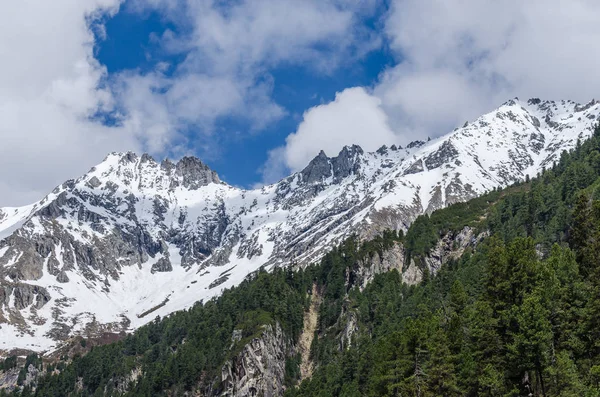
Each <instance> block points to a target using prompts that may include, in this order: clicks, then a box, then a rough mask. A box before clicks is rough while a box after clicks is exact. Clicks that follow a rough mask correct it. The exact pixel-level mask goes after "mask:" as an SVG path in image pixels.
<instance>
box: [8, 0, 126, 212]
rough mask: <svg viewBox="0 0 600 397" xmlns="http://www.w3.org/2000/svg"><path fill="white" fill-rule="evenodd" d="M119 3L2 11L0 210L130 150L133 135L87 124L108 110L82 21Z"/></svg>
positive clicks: (108, 0)
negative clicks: (112, 154)
mask: <svg viewBox="0 0 600 397" xmlns="http://www.w3.org/2000/svg"><path fill="white" fill-rule="evenodd" d="M118 7H119V1H118V0H85V1H83V0H78V1H70V0H56V1H51V2H48V1H44V0H24V1H17V2H5V3H3V4H2V6H0V8H1V12H0V55H1V57H2V63H1V64H0V181H1V183H0V205H16V204H25V203H26V202H31V201H34V200H38V199H40V198H41V197H43V195H44V194H46V193H48V192H49V191H50V190H51V189H52V188H53V187H54V186H56V185H57V184H59V183H62V182H63V181H64V180H65V179H67V178H69V177H75V176H77V175H79V174H81V173H82V172H85V171H86V170H87V169H88V168H89V167H90V166H91V165H93V164H94V163H96V162H98V161H100V160H101V159H102V158H103V157H104V156H105V155H106V153H107V152H108V151H110V150H116V149H128V148H132V149H136V148H137V144H136V141H135V139H134V138H133V137H132V135H131V134H129V133H127V132H125V131H123V130H122V129H113V128H107V127H103V126H101V125H100V124H98V123H94V122H91V121H89V117H90V116H92V115H94V114H95V113H96V112H97V111H98V110H99V109H106V108H110V107H111V104H112V95H111V94H110V92H108V91H106V90H104V89H101V88H99V85H100V83H101V81H102V80H103V79H104V78H105V76H106V71H105V69H104V68H103V67H102V66H101V65H99V64H98V63H97V62H96V60H95V59H94V57H93V44H94V36H93V34H92V33H91V31H90V29H89V26H88V24H87V22H86V18H87V20H88V21H90V20H93V19H94V15H96V16H98V15H100V14H106V13H114V12H116V11H117V9H118Z"/></svg>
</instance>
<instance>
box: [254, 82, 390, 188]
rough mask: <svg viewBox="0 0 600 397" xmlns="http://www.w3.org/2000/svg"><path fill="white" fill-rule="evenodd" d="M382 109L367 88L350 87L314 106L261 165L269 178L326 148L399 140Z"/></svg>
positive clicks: (333, 151)
mask: <svg viewBox="0 0 600 397" xmlns="http://www.w3.org/2000/svg"><path fill="white" fill-rule="evenodd" d="M397 139H398V137H397V136H396V135H394V133H393V132H392V130H391V129H390V127H389V126H388V123H387V116H386V114H385V113H384V111H383V110H382V109H381V100H380V99H379V98H377V97H375V96H373V95H370V94H369V93H368V92H367V91H366V90H365V89H364V88H362V87H355V88H348V89H346V90H344V91H342V92H340V93H338V94H337V95H336V96H335V100H333V101H332V102H330V103H328V104H325V105H320V106H316V107H313V108H311V109H310V110H308V111H307V112H305V113H304V116H303V121H302V122H301V123H300V125H299V126H298V129H297V131H296V132H295V133H293V134H290V135H289V136H288V137H287V138H286V143H285V145H284V146H282V147H279V148H276V149H274V150H272V151H271V152H270V153H269V158H268V161H267V163H266V164H265V166H264V167H263V169H262V173H263V178H264V180H265V181H266V182H274V181H276V180H277V179H279V178H281V177H283V176H285V174H286V173H287V172H288V170H292V171H299V170H301V169H302V168H304V167H305V166H306V165H307V164H308V162H309V161H310V160H311V159H312V158H313V157H314V156H315V154H317V153H319V151H321V150H323V151H325V153H326V154H327V155H329V156H335V155H337V153H338V152H339V151H340V150H341V149H342V147H343V146H344V143H353V144H358V145H360V146H361V147H362V148H363V149H365V150H368V151H373V150H377V149H378V148H379V147H380V146H381V145H382V144H384V143H387V144H391V143H394V142H395V141H397Z"/></svg>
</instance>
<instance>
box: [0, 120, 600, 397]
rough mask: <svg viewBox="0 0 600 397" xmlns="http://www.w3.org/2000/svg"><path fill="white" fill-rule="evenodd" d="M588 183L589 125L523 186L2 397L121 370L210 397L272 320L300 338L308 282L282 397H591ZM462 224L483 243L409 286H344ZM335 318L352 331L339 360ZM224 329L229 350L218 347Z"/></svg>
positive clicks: (595, 301) (598, 148) (597, 160)
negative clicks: (306, 327) (235, 335)
mask: <svg viewBox="0 0 600 397" xmlns="http://www.w3.org/2000/svg"><path fill="white" fill-rule="evenodd" d="M599 177H600V127H599V128H596V130H595V133H594V135H593V137H592V138H590V139H589V140H587V141H586V142H583V143H580V144H578V145H577V147H576V149H575V150H573V151H572V152H570V153H567V152H565V153H563V154H562V156H561V158H560V160H559V161H557V162H556V164H550V165H549V166H548V169H547V170H545V171H544V172H543V173H542V174H541V175H538V176H536V177H534V178H532V179H531V180H530V179H529V178H527V181H525V182H523V183H519V184H515V185H513V186H511V187H509V188H507V189H503V190H495V191H493V192H490V193H488V194H486V195H484V196H482V197H479V198H477V199H475V200H472V201H470V202H468V203H461V204H456V205H453V206H450V207H448V208H446V209H443V210H439V211H436V212H434V213H433V214H431V216H427V215H425V216H421V217H419V218H418V219H417V220H416V221H415V222H414V223H413V225H412V226H411V227H410V228H409V230H408V231H407V233H406V235H404V234H403V233H400V234H398V233H395V232H386V233H384V234H383V235H382V236H380V237H378V238H376V239H375V240H373V241H369V242H364V243H360V242H358V241H357V240H356V239H355V238H351V239H348V240H347V241H345V242H344V243H343V244H341V245H340V246H339V247H338V248H336V249H334V250H333V251H332V252H330V253H329V254H327V255H326V256H325V257H324V258H323V260H322V261H321V262H320V263H319V264H317V265H314V266H311V267H308V268H306V269H304V270H299V271H292V270H291V269H276V270H274V271H273V272H271V273H266V272H259V273H258V274H255V275H254V276H253V277H252V278H251V279H249V280H246V281H244V282H243V283H242V284H241V285H240V286H238V287H236V288H233V289H231V290H228V291H226V292H225V293H224V294H223V295H222V296H221V297H219V298H218V299H214V300H211V301H209V302H205V303H204V304H201V303H199V304H196V305H195V306H194V307H193V308H191V309H189V310H187V311H182V312H177V313H174V314H172V315H170V316H169V317H167V318H164V319H156V320H155V321H153V322H152V323H150V324H148V325H146V326H144V327H142V328H140V329H139V330H137V331H136V332H134V333H133V334H132V335H129V336H127V337H126V338H125V339H124V340H121V341H119V342H116V343H113V344H110V345H106V346H101V347H96V348H94V349H93V350H92V351H91V352H90V353H88V354H86V355H85V356H83V357H74V358H73V359H72V360H69V361H68V362H64V363H63V362H61V363H58V364H52V367H51V368H50V369H51V370H55V371H54V374H53V375H49V376H45V377H42V378H40V380H39V382H38V386H37V388H36V389H35V390H30V389H29V388H27V387H25V388H24V389H23V390H22V391H21V392H17V391H15V392H14V393H13V394H14V395H21V396H30V395H36V396H66V395H74V396H75V395H120V394H119V392H118V390H119V389H121V390H122V387H121V386H122V385H120V384H119V382H122V380H123V379H126V378H127V376H128V375H129V374H130V373H131V371H132V370H133V369H134V368H141V371H142V374H143V375H142V376H141V377H140V378H139V380H138V381H137V382H135V383H134V384H133V385H132V386H131V387H130V388H129V390H127V391H126V392H125V393H124V394H125V395H127V396H159V395H184V394H185V393H186V391H190V390H192V389H194V390H197V389H201V390H204V391H208V390H209V391H212V392H216V393H218V391H219V390H220V385H219V381H218V379H220V370H221V367H222V365H223V363H224V362H225V361H226V360H227V359H228V358H230V357H231V356H232V355H234V354H236V352H237V351H239V349H240V348H241V347H242V346H243V345H244V344H245V343H247V342H248V341H249V340H250V339H251V338H253V337H254V336H255V335H257V334H258V333H260V332H261V330H262V326H263V325H264V324H267V323H272V322H275V321H277V322H279V323H280V324H281V326H282V328H283V330H284V331H285V333H286V334H287V335H289V336H290V338H292V340H297V339H298V337H299V335H300V333H301V331H302V327H303V314H304V312H305V310H306V309H307V308H308V306H309V302H310V294H309V291H310V290H311V288H312V285H313V283H316V284H317V285H318V288H319V290H321V291H323V292H322V294H323V301H322V303H321V306H320V309H319V322H318V330H317V332H316V335H317V337H315V339H314V341H313V344H312V347H311V355H312V359H313V361H314V362H315V363H316V369H315V372H314V373H313V375H312V377H311V378H310V379H307V380H304V381H303V382H301V383H300V384H298V383H299V382H298V377H299V375H298V374H299V371H298V365H299V364H298V360H296V359H295V358H290V360H289V363H288V365H286V371H287V374H286V383H287V384H288V386H289V387H288V389H287V391H286V396H290V397H300V396H324V397H325V396H479V395H482V396H527V395H534V396H600V266H599V265H600V260H599V259H598V258H600V178H599ZM466 225H469V226H471V227H472V228H475V230H477V232H486V235H488V236H489V237H486V238H485V239H483V241H481V242H480V243H479V244H478V245H477V246H476V248H475V249H469V250H467V251H466V252H465V253H464V254H463V255H462V256H461V257H460V258H459V259H455V260H451V261H450V262H449V263H447V264H446V265H445V266H444V267H442V269H440V270H439V271H438V272H437V273H436V274H428V272H427V271H426V269H424V280H423V282H422V283H421V284H419V285H417V286H407V285H405V284H402V282H401V274H400V273H398V272H397V271H392V272H388V273H383V274H379V275H376V276H375V279H374V280H373V281H372V282H371V283H370V284H369V285H368V286H367V287H366V288H365V289H364V290H362V291H360V290H359V289H358V287H356V286H353V285H352V284H351V283H349V282H348V279H347V274H348V272H351V271H353V269H356V267H357V266H360V263H363V262H365V261H364V260H365V259H368V258H369V257H370V256H373V255H374V254H375V253H382V252H383V251H385V250H387V249H389V248H390V247H392V246H393V245H394V244H397V243H401V244H403V245H404V246H405V248H406V253H407V256H408V257H409V258H412V259H414V260H415V262H416V263H417V264H420V263H423V262H422V261H421V259H422V258H423V257H425V256H426V255H427V254H428V253H429V251H430V250H431V249H432V248H433V247H434V246H435V244H436V242H437V241H438V240H439V239H440V238H441V237H442V236H443V235H445V234H446V233H448V232H458V231H460V230H461V229H463V228H464V227H465V226H466ZM366 262H368V261H366ZM349 313H352V314H353V315H354V316H355V318H356V322H357V331H356V332H355V333H354V334H353V336H352V343H351V344H350V346H344V347H343V348H340V334H341V333H342V330H343V328H344V327H345V322H344V318H347V317H348V315H349ZM342 314H343V315H342ZM234 329H236V330H242V339H241V340H240V341H238V342H237V343H236V344H235V346H233V347H232V346H231V343H232V342H231V335H232V332H233V330H234ZM13 361H14V359H12V361H11V359H9V361H7V362H6V361H5V362H4V363H0V364H1V365H2V366H7V368H8V366H10V367H12V366H14V365H15V363H14V362H13ZM30 361H31V362H30V363H32V364H34V365H35V366H38V367H41V366H43V365H47V364H43V363H41V361H40V360H38V359H37V358H36V357H35V356H31V359H30ZM24 371H25V374H26V370H24ZM49 372H52V371H49ZM0 395H3V392H0Z"/></svg>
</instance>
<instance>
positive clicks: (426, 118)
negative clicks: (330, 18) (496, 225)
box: [375, 0, 600, 137]
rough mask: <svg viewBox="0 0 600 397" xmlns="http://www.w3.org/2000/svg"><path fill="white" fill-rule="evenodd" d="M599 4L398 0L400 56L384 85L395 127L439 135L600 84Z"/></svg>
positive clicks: (394, 20) (389, 26) (393, 18)
mask: <svg viewBox="0 0 600 397" xmlns="http://www.w3.org/2000/svg"><path fill="white" fill-rule="evenodd" d="M599 17H600V3H598V2H597V1H593V0H550V1H548V0H531V1H519V0H509V1H504V2H497V1H493V0H453V1H446V0H396V1H395V2H394V3H393V6H392V8H391V10H390V12H389V15H388V17H387V20H386V25H385V31H386V33H387V35H388V37H389V40H390V47H391V49H392V51H394V53H395V54H396V55H397V56H398V59H401V60H400V62H399V64H398V65H397V66H396V67H394V68H392V69H390V70H388V71H386V73H384V75H383V76H382V78H381V80H380V82H379V83H378V84H377V87H376V88H375V94H376V95H378V96H379V97H381V98H382V100H383V106H384V108H385V109H386V111H387V113H388V114H389V115H390V122H391V124H392V125H393V127H394V129H395V130H400V131H404V133H405V134H407V133H411V134H413V135H418V136H421V137H422V136H424V135H440V134H443V133H445V132H447V131H448V130H449V129H450V128H452V127H454V126H456V125H458V124H460V123H462V122H463V121H465V120H467V119H471V118H474V117H476V116H478V115H479V114H481V113H483V112H485V111H489V110H491V109H493V108H495V107H497V106H498V105H499V104H500V103H502V102H504V101H505V100H507V99H509V98H511V97H515V96H519V97H525V98H530V97H542V98H548V99H573V100H577V101H580V102H587V101H589V100H591V99H592V98H593V97H594V96H595V95H598V92H600V69H599V68H597V66H596V65H598V64H599V62H600V56H599V55H598V53H597V52H596V51H593V50H592V48H593V47H594V45H595V44H594V43H597V42H598V40H600V26H599V25H598V24H597V22H596V21H597V20H598V18H599Z"/></svg>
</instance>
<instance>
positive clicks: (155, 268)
mask: <svg viewBox="0 0 600 397" xmlns="http://www.w3.org/2000/svg"><path fill="white" fill-rule="evenodd" d="M170 271H173V266H172V265H171V261H170V260H169V258H160V259H159V260H158V261H157V262H156V263H155V264H153V265H152V269H151V272H152V273H156V272H170Z"/></svg>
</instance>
